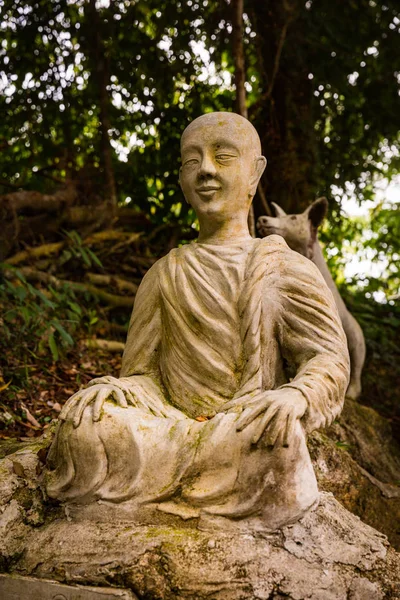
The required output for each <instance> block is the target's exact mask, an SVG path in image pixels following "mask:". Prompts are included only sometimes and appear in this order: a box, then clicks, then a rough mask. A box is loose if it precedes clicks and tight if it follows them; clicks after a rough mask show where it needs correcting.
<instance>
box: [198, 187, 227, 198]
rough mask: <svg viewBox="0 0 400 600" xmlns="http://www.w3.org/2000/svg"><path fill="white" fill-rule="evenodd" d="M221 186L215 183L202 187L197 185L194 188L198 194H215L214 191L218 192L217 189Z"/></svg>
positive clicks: (207, 195)
mask: <svg viewBox="0 0 400 600" xmlns="http://www.w3.org/2000/svg"><path fill="white" fill-rule="evenodd" d="M220 189H221V188H220V187H219V186H216V185H209V186H208V185H207V186H206V185H203V186H202V187H199V188H197V189H196V192H197V193H198V194H201V195H202V196H206V197H209V196H213V195H214V194H215V192H218V190H220Z"/></svg>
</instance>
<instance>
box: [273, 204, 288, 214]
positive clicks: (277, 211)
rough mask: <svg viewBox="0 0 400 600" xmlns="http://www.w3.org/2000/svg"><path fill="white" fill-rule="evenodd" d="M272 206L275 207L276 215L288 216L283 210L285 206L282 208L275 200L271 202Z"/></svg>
mask: <svg viewBox="0 0 400 600" xmlns="http://www.w3.org/2000/svg"><path fill="white" fill-rule="evenodd" d="M271 206H272V207H273V208H274V211H275V216H276V217H286V213H285V211H284V210H283V208H281V207H280V206H279V204H276V203H275V202H271Z"/></svg>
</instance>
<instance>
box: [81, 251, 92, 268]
mask: <svg viewBox="0 0 400 600" xmlns="http://www.w3.org/2000/svg"><path fill="white" fill-rule="evenodd" d="M79 251H80V253H81V256H82V258H83V262H84V263H85V265H87V266H88V267H91V266H92V261H91V260H90V258H89V255H88V253H87V250H86V249H85V248H80V250H79Z"/></svg>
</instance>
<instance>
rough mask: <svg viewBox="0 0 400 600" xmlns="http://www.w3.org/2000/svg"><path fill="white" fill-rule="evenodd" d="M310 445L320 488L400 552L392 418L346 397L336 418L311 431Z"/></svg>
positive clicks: (399, 449)
mask: <svg viewBox="0 0 400 600" xmlns="http://www.w3.org/2000/svg"><path fill="white" fill-rule="evenodd" d="M308 448H309V451H310V455H311V458H312V461H313V466H314V469H315V474H316V476H317V480H318V485H319V487H320V489H323V490H326V491H330V492H332V493H333V494H334V495H335V498H337V499H338V500H339V501H340V502H341V503H342V504H343V505H344V506H345V508H347V509H348V510H350V511H351V512H352V513H354V514H356V515H358V516H359V517H360V518H361V519H362V520H363V521H365V522H366V523H368V524H369V525H371V526H372V527H375V528H376V529H378V530H379V531H381V532H383V533H384V534H385V535H387V536H388V539H389V541H390V543H391V544H392V545H393V547H394V548H396V549H397V550H400V530H399V526H398V523H399V522H400V486H399V484H400V446H399V444H398V443H397V442H396V440H394V439H393V436H392V432H391V425H390V422H389V421H388V420H387V419H385V418H384V417H382V416H381V415H379V414H378V413H377V412H376V411H375V410H373V409H372V408H368V407H366V406H362V405H360V404H358V403H357V402H352V401H351V400H346V402H345V406H344V410H343V413H342V414H341V416H340V418H339V419H338V421H336V422H335V423H334V424H333V425H332V426H331V427H330V428H329V429H328V430H326V431H325V432H314V433H313V434H312V435H311V436H310V437H309V439H308Z"/></svg>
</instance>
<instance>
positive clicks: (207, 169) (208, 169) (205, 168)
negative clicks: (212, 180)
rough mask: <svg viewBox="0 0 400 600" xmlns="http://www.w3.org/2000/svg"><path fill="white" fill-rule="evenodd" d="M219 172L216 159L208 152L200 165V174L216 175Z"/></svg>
mask: <svg viewBox="0 0 400 600" xmlns="http://www.w3.org/2000/svg"><path fill="white" fill-rule="evenodd" d="M216 173H217V169H216V167H215V164H214V161H213V160H212V158H211V156H208V155H207V154H206V155H204V156H203V160H202V161H201V165H200V175H202V176H203V177H205V176H207V175H208V176H214V175H216Z"/></svg>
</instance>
